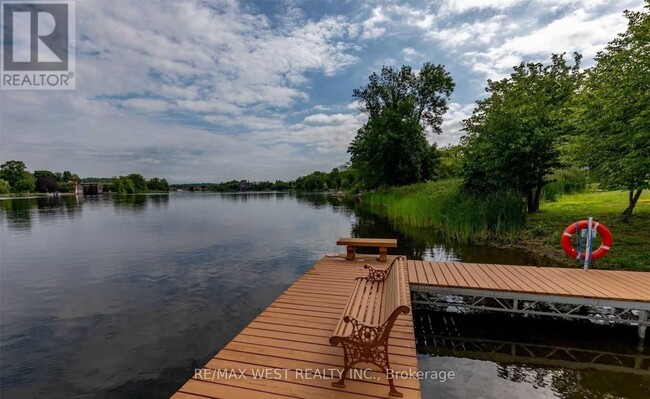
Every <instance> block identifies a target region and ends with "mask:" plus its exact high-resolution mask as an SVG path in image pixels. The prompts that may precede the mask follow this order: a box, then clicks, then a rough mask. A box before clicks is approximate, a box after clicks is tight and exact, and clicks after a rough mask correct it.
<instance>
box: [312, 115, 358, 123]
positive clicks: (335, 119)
mask: <svg viewBox="0 0 650 399" xmlns="http://www.w3.org/2000/svg"><path fill="white" fill-rule="evenodd" d="M358 119H359V118H358V117H357V116H356V115H352V114H330V115H327V114H314V115H309V116H307V117H305V120H304V122H305V123H308V124H318V125H342V124H346V123H351V122H352V123H355V122H357V121H358Z"/></svg>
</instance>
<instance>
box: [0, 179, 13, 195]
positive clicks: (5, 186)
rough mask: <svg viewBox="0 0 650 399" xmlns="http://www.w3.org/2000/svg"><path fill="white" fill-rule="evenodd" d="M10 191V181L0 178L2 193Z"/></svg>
mask: <svg viewBox="0 0 650 399" xmlns="http://www.w3.org/2000/svg"><path fill="white" fill-rule="evenodd" d="M10 192H11V187H10V186H9V182H8V181H6V180H2V179H0V194H9V193H10Z"/></svg>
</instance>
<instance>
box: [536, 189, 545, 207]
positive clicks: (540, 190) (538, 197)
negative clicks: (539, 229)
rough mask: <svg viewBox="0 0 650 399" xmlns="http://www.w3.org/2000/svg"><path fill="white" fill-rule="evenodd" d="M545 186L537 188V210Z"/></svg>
mask: <svg viewBox="0 0 650 399" xmlns="http://www.w3.org/2000/svg"><path fill="white" fill-rule="evenodd" d="M543 188H544V186H537V190H536V191H535V211H539V201H540V200H541V198H542V189H543Z"/></svg>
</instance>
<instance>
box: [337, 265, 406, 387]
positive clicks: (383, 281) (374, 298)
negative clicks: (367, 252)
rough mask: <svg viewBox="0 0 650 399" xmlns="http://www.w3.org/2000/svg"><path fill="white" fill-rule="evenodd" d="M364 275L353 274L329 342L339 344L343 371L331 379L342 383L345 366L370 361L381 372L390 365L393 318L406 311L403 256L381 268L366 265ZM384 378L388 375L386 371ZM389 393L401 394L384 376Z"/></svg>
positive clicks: (391, 380) (390, 379) (385, 370)
mask: <svg viewBox="0 0 650 399" xmlns="http://www.w3.org/2000/svg"><path fill="white" fill-rule="evenodd" d="M364 267H365V268H366V269H368V271H369V272H368V276H367V277H357V279H356V282H355V286H354V289H353V290H352V294H350V298H349V299H348V303H347V305H346V306H345V310H344V311H343V315H342V316H341V319H340V320H339V322H338V324H337V325H336V328H335V329H334V334H333V335H332V337H331V338H330V344H332V345H334V346H338V344H341V346H342V347H343V355H344V358H343V364H344V369H343V374H342V375H341V378H340V379H339V380H338V381H336V382H334V383H332V385H334V386H335V387H341V388H343V387H345V377H346V375H347V373H348V370H350V368H351V367H352V366H354V365H355V364H357V363H368V364H374V365H375V366H377V367H379V369H380V370H381V371H382V372H383V373H387V370H388V369H390V363H389V361H388V337H389V335H390V331H391V329H392V328H393V324H394V323H395V320H396V319H397V317H398V316H399V315H400V314H401V313H404V314H406V313H409V312H410V311H411V309H410V308H409V307H408V305H407V304H408V295H409V286H408V280H407V278H406V271H405V267H406V265H405V260H404V258H403V257H397V258H395V260H393V262H392V263H391V264H390V266H388V267H387V268H385V269H376V268H374V267H372V266H370V265H365V266H364ZM387 378H388V375H387ZM388 383H389V385H390V395H393V396H402V394H401V393H400V392H398V391H397V390H396V389H395V385H394V383H393V379H392V378H388Z"/></svg>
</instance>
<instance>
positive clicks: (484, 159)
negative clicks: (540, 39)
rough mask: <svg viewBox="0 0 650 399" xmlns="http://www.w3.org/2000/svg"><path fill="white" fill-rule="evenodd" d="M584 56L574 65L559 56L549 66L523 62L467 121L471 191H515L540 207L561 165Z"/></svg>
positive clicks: (491, 87) (491, 86)
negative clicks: (571, 103)
mask: <svg viewBox="0 0 650 399" xmlns="http://www.w3.org/2000/svg"><path fill="white" fill-rule="evenodd" d="M580 59H581V56H580V55H579V54H574V63H573V65H570V64H569V63H567V61H566V60H565V58H564V54H560V55H557V54H554V55H552V57H551V63H550V64H549V65H543V64H541V63H527V64H525V63H521V64H520V65H518V66H516V67H515V68H514V72H513V73H512V74H511V75H510V76H509V77H508V78H505V79H502V80H499V81H490V80H488V86H487V88H486V91H487V92H488V93H490V96H489V97H487V98H486V99H484V100H480V101H478V102H477V106H476V108H475V109H474V112H473V114H472V116H471V117H470V118H469V119H467V120H465V121H463V123H464V128H463V130H464V131H465V132H466V133H467V134H466V135H465V136H464V137H463V143H464V145H465V146H466V148H465V157H464V162H463V175H464V184H465V187H466V188H468V189H470V190H471V191H474V192H478V193H490V192H495V191H499V190H503V189H514V190H517V191H519V192H520V193H522V194H523V195H524V196H526V197H527V202H528V204H527V205H528V211H529V212H532V211H535V210H537V209H538V208H539V201H540V197H541V192H542V188H543V187H544V185H545V184H546V183H547V182H548V180H547V176H548V175H549V174H550V173H551V172H552V171H553V169H554V168H556V167H559V166H560V161H559V149H558V146H559V144H560V142H561V139H562V137H563V136H564V135H565V134H566V132H567V131H568V123H567V116H568V107H567V104H568V102H569V101H570V100H571V98H572V95H573V93H574V92H575V90H576V88H577V87H578V85H579V83H580V76H581V75H580V71H579V68H580Z"/></svg>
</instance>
